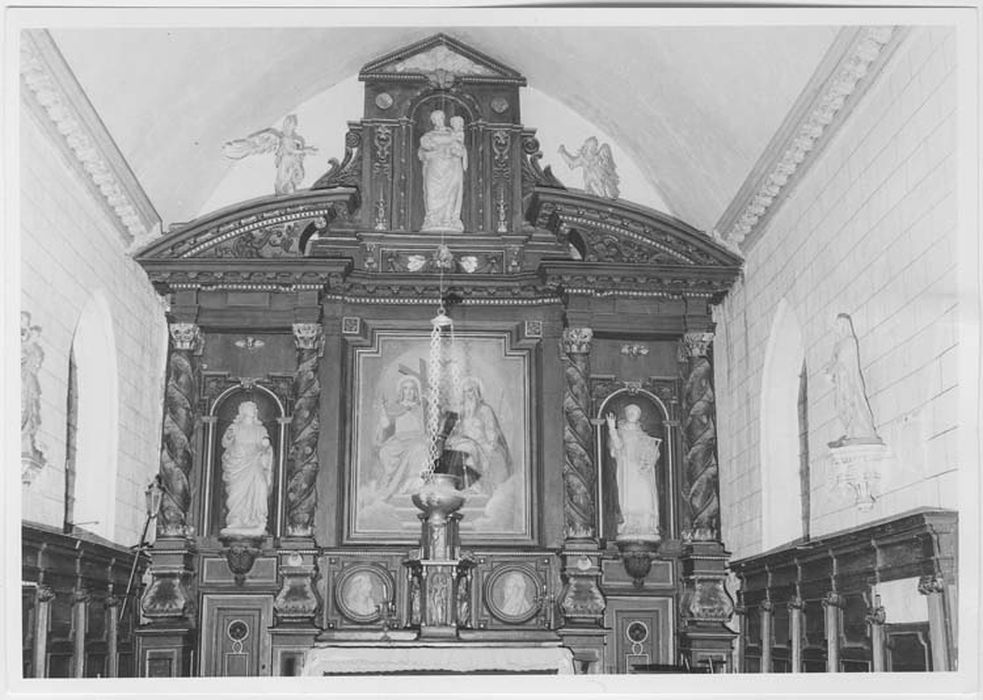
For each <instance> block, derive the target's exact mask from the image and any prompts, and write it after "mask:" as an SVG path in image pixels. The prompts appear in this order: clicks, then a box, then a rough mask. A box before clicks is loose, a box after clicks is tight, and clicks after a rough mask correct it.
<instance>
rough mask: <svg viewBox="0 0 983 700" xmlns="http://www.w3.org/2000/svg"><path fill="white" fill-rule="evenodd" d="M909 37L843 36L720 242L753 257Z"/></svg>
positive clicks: (730, 210) (729, 213) (884, 29)
mask: <svg viewBox="0 0 983 700" xmlns="http://www.w3.org/2000/svg"><path fill="white" fill-rule="evenodd" d="M903 35H904V31H903V30H902V29H901V28H898V27H890V26H881V27H861V28H855V27H849V28H845V29H843V30H841V31H840V34H839V35H838V36H837V38H836V40H835V41H834V42H833V44H832V46H831V47H830V49H829V51H827V53H826V56H825V57H824V58H823V60H822V62H821V63H820V65H819V68H818V69H817V70H816V72H815V73H814V74H813V77H812V79H811V81H810V83H809V84H808V85H807V87H806V89H805V90H804V91H803V92H802V95H801V96H800V97H799V100H798V101H797V102H796V104H795V105H794V106H793V107H792V109H791V110H790V111H789V114H788V116H787V117H786V119H785V122H784V123H783V124H782V126H781V127H780V128H779V129H778V131H777V132H776V133H775V136H774V137H773V138H772V140H771V143H769V144H768V146H767V148H766V149H765V152H764V154H763V155H762V156H761V158H760V159H759V160H758V162H757V164H756V165H755V166H754V168H753V169H752V171H751V174H750V175H749V176H748V178H747V180H745V182H744V184H743V185H742V186H741V189H740V190H739V191H738V193H737V196H736V197H735V198H734V200H733V201H732V202H731V204H730V206H728V207H727V210H726V211H725V212H724V214H723V216H722V217H721V218H720V221H718V222H717V225H716V227H715V230H714V238H715V239H717V240H718V241H719V242H721V243H722V244H724V245H726V246H728V247H729V248H731V249H736V248H739V249H740V250H742V251H744V253H747V252H748V250H750V248H751V247H752V246H753V245H754V242H755V240H757V236H758V234H760V232H761V231H762V229H763V228H764V225H765V223H766V222H767V221H768V219H769V218H770V217H771V215H773V213H774V211H775V210H776V209H777V204H778V203H779V202H780V201H782V200H783V199H784V197H785V196H786V195H787V194H788V192H789V191H791V189H792V186H793V183H794V182H795V181H797V180H798V179H800V178H801V177H802V176H803V175H804V173H805V172H806V171H807V170H808V169H809V168H810V167H811V165H812V163H813V162H815V160H816V158H817V156H818V154H819V153H820V152H821V150H822V148H823V147H824V146H825V144H826V143H827V142H828V141H829V140H830V138H831V137H832V135H833V134H834V133H835V132H836V130H837V129H838V128H839V127H840V125H841V124H842V123H843V122H844V121H845V119H846V117H847V115H848V114H849V112H850V111H851V109H852V106H853V105H854V104H856V103H857V102H858V101H859V100H860V98H861V97H862V96H863V94H864V93H865V92H866V91H867V89H868V88H869V87H870V85H872V84H873V82H874V78H875V77H876V75H877V73H878V72H879V71H880V69H881V68H882V67H883V65H884V64H885V63H886V61H887V58H888V57H889V56H890V55H891V53H892V52H893V51H894V49H895V48H896V47H897V45H898V43H899V42H900V41H901V39H902V38H903Z"/></svg>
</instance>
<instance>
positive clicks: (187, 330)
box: [168, 322, 205, 355]
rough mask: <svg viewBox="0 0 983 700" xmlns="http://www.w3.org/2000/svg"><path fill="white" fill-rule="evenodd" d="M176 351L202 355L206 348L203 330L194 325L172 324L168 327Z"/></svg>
mask: <svg viewBox="0 0 983 700" xmlns="http://www.w3.org/2000/svg"><path fill="white" fill-rule="evenodd" d="M168 330H170V333H171V340H172V341H173V343H174V349H175V350H183V351H189V352H193V353H195V354H196V355H200V354H201V351H202V350H203V349H204V347H205V337H204V335H202V333H201V328H199V327H198V325H197V324H194V323H183V322H182V323H171V324H170V325H169V326H168Z"/></svg>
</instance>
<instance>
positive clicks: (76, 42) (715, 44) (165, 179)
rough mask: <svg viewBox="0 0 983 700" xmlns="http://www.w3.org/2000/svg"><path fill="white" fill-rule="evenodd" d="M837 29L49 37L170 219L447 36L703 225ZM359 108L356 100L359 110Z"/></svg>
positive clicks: (161, 32) (319, 167)
mask: <svg viewBox="0 0 983 700" xmlns="http://www.w3.org/2000/svg"><path fill="white" fill-rule="evenodd" d="M837 29H838V28H837V27H832V26H808V27H782V26H770V27H753V26H744V27H724V26H719V27H608V28H595V27H586V26H581V27H548V26H524V27H459V28H455V27H440V28H439V29H436V28H429V27H409V28H407V27H371V28H370V27H344V28H338V27H333V28H332V27H319V28H279V29H260V28H235V29H206V28H200V29H186V28H184V29H165V28H113V29H109V28H105V29H103V28H100V29H82V28H72V29H52V30H51V34H52V36H53V38H54V40H55V42H56V43H57V45H58V47H59V48H60V50H61V51H62V53H63V55H64V56H65V59H66V60H67V62H68V64H69V66H70V67H71V68H72V70H73V71H74V73H75V75H76V77H77V78H78V80H79V82H80V84H81V85H82V87H83V88H84V90H85V91H86V93H87V94H88V96H89V99H90V100H91V102H92V104H93V105H94V107H95V109H96V110H97V111H98V113H99V115H100V116H101V117H102V119H103V121H104V122H105V124H106V126H107V127H108V129H109V131H110V133H111V134H112V135H113V137H114V139H115V140H116V143H117V145H118V146H119V148H120V150H121V151H122V153H123V155H124V157H126V159H127V160H128V162H129V164H130V166H131V168H132V169H133V171H134V173H135V174H136V176H137V178H138V179H139V181H140V182H141V184H142V185H143V187H144V189H145V191H146V192H147V194H148V195H149V197H150V199H151V201H152V202H153V203H154V205H155V207H156V208H157V210H158V212H159V213H160V215H161V218H162V219H163V221H164V223H165V226H166V225H167V224H169V223H173V222H181V221H187V220H189V219H191V218H193V217H194V216H196V215H197V214H198V212H199V210H200V208H201V206H202V205H203V203H204V202H206V201H207V200H208V197H209V195H210V194H211V193H212V191H214V190H215V188H216V187H217V186H218V184H219V183H220V182H221V180H222V178H223V177H224V176H225V174H226V172H227V171H228V169H229V167H230V162H229V161H228V160H226V159H225V158H223V157H222V152H221V144H222V143H223V142H224V141H226V140H229V139H231V138H236V137H239V136H241V135H243V134H246V133H250V132H251V131H254V130H256V129H257V128H261V127H263V126H266V125H269V124H272V123H274V122H275V121H276V120H277V119H278V118H280V117H282V115H284V114H287V113H289V112H290V111H291V110H292V109H294V108H296V106H297V105H299V104H301V103H303V102H305V101H306V100H308V99H310V98H312V97H314V96H316V95H318V94H321V93H323V92H324V91H326V90H329V89H330V88H331V87H332V86H334V85H337V84H338V83H339V82H341V81H343V80H345V79H346V78H350V77H351V76H352V75H354V74H356V73H357V72H358V70H359V69H360V68H361V67H362V66H363V65H364V64H365V63H368V62H369V61H370V60H372V59H374V58H377V57H379V56H381V55H383V54H386V53H388V52H390V51H392V50H394V49H397V48H400V47H402V46H404V45H407V44H410V43H413V42H415V41H418V40H420V39H423V38H425V37H427V36H429V35H431V34H434V33H436V32H437V31H441V32H444V33H446V34H449V35H451V36H453V37H454V38H456V39H458V40H460V41H463V42H464V43H466V44H469V45H471V46H473V47H474V48H476V49H478V50H479V51H481V52H483V53H486V54H487V55H489V56H491V57H493V58H495V59H497V60H499V61H501V62H502V63H505V64H506V65H509V66H510V67H512V68H514V69H516V70H518V71H519V72H520V73H522V74H523V75H524V76H526V78H527V79H528V82H529V85H530V86H531V87H535V88H537V89H538V90H540V91H542V92H544V93H546V94H548V95H549V96H551V97H553V98H554V99H556V100H558V101H560V102H561V103H563V104H564V105H566V106H567V107H569V108H571V109H572V110H574V111H576V112H578V113H579V114H580V115H581V116H583V117H584V118H585V119H587V120H588V121H590V122H592V123H594V124H596V125H597V126H598V127H599V128H600V129H602V130H604V131H605V132H606V133H607V134H608V135H610V137H611V138H612V139H614V140H615V141H616V142H617V143H618V144H619V145H620V146H621V148H622V149H624V150H626V151H628V152H631V153H633V154H635V157H636V160H637V162H638V164H639V166H640V167H641V170H642V172H643V174H644V176H645V177H646V178H648V180H649V181H650V182H651V184H652V185H653V186H655V187H656V188H657V189H658V191H659V192H660V193H662V195H663V198H664V200H665V201H666V202H667V203H668V205H669V207H670V208H671V209H672V211H673V213H674V214H675V215H676V216H678V217H680V218H682V219H683V220H685V221H687V222H688V223H690V224H692V225H693V226H696V227H697V228H701V229H704V230H709V229H710V228H711V227H712V226H713V225H714V223H715V222H716V221H717V219H718V218H719V217H720V215H721V214H722V213H723V211H724V210H725V208H726V207H727V205H728V204H729V203H730V201H731V200H732V199H733V197H734V196H735V195H736V194H737V192H738V190H739V188H740V187H741V185H742V183H743V182H744V180H745V178H746V177H747V176H748V174H749V172H750V171H751V169H752V167H753V166H754V164H755V162H756V161H757V159H758V158H759V156H761V154H762V152H763V151H764V149H765V147H766V145H767V144H768V142H769V140H770V139H771V137H772V136H773V134H774V133H775V132H776V130H777V129H778V128H779V126H780V125H781V123H782V121H783V120H784V118H785V117H786V115H787V114H788V112H789V110H790V108H791V107H792V105H793V103H794V102H795V100H796V98H797V97H798V96H799V94H800V93H801V92H802V90H803V88H804V87H805V86H806V84H807V82H808V81H809V79H810V77H811V76H812V74H813V73H814V72H815V70H816V68H817V66H818V65H819V64H820V61H821V59H822V58H823V56H824V54H825V52H826V51H827V49H828V48H829V47H830V44H831V43H832V42H833V39H834V37H835V36H836V33H837ZM361 111H362V105H361V104H360V103H358V104H352V105H351V114H350V118H351V119H359V118H360V117H361ZM526 126H529V127H535V128H537V129H539V130H540V131H548V130H549V127H550V125H549V124H542V123H540V124H527V125H526ZM342 137H343V135H342V134H338V141H337V145H338V148H337V150H336V151H335V152H322V153H320V154H319V155H318V159H316V160H315V161H314V162H310V163H309V166H308V167H309V170H310V171H314V172H313V174H314V175H315V176H316V175H317V174H318V173H319V172H320V171H323V170H326V169H327V164H326V160H327V157H329V156H338V155H340V153H338V152H337V151H340V150H341V139H342ZM327 150H331V149H327ZM570 184H576V183H570ZM640 203H641V204H646V203H645V202H640Z"/></svg>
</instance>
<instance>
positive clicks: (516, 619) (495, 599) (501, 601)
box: [485, 566, 539, 623]
mask: <svg viewBox="0 0 983 700" xmlns="http://www.w3.org/2000/svg"><path fill="white" fill-rule="evenodd" d="M538 590H539V583H538V581H537V579H536V577H535V576H533V575H532V574H531V573H529V571H528V570H526V569H524V568H522V567H517V566H515V567H513V566H505V567H501V568H500V569H499V570H498V571H497V572H496V573H495V574H493V575H492V577H491V578H489V580H488V583H487V585H486V592H485V600H486V603H487V605H488V609H489V610H490V611H491V613H492V614H493V615H494V616H495V617H497V618H498V619H499V620H501V621H502V622H511V623H521V622H525V621H527V620H529V619H530V618H531V617H532V616H533V615H535V614H536V612H538V610H539V595H538Z"/></svg>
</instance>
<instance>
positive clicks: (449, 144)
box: [417, 109, 468, 232]
mask: <svg viewBox="0 0 983 700" xmlns="http://www.w3.org/2000/svg"><path fill="white" fill-rule="evenodd" d="M444 117H445V115H444V112H443V111H441V110H439V109H436V110H434V111H433V112H431V113H430V123H431V124H432V125H433V128H432V129H431V130H430V131H428V132H427V133H425V134H424V135H423V136H421V137H420V148H419V150H418V151H417V155H418V157H419V158H420V161H421V162H422V163H423V201H424V205H425V212H426V214H425V216H424V219H423V226H422V227H421V228H420V230H421V231H455V232H460V231H463V230H464V223H463V222H462V221H461V204H462V202H463V197H464V173H465V172H466V171H467V169H468V151H467V148H465V146H464V119H463V118H461V117H459V116H455V117H451V120H450V124H451V125H450V126H447V125H446V124H444Z"/></svg>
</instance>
